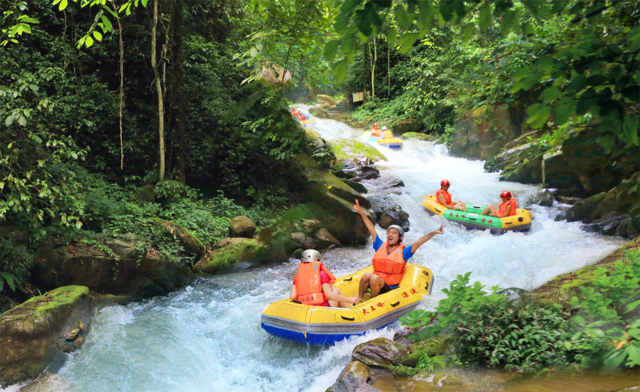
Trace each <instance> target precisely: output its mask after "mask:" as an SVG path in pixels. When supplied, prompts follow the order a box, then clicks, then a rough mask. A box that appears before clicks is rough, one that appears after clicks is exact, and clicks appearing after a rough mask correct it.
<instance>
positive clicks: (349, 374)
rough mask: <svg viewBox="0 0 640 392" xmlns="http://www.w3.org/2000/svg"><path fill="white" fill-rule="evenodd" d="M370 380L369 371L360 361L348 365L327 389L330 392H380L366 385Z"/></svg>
mask: <svg viewBox="0 0 640 392" xmlns="http://www.w3.org/2000/svg"><path fill="white" fill-rule="evenodd" d="M370 379H371V369H370V368H369V366H367V365H365V364H364V363H362V362H360V361H353V362H351V363H349V364H348V365H347V366H346V367H345V368H344V369H343V370H342V373H340V376H338V379H337V380H336V382H335V383H334V384H333V385H332V386H331V388H329V390H331V391H332V392H360V391H364V392H381V391H380V390H379V389H377V388H374V387H372V386H371V385H369V384H367V383H368V381H369V380H370Z"/></svg>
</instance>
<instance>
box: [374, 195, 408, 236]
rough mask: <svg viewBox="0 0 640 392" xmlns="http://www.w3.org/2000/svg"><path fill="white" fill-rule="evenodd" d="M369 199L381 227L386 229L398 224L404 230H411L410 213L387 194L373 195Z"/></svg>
mask: <svg viewBox="0 0 640 392" xmlns="http://www.w3.org/2000/svg"><path fill="white" fill-rule="evenodd" d="M369 201H370V202H371V208H372V210H373V213H374V214H375V215H376V219H377V220H378V225H380V227H382V228H383V229H386V228H387V227H389V226H391V225H398V226H400V227H402V229H403V230H404V231H409V228H410V224H409V214H408V213H407V212H405V211H403V210H402V207H400V206H399V205H397V204H395V203H394V202H393V201H392V200H391V199H389V198H388V197H386V196H372V197H371V198H370V199H369Z"/></svg>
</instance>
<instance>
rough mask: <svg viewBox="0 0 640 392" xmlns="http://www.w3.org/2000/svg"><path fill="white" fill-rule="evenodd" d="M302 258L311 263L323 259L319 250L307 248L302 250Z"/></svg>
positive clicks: (303, 260) (304, 261)
mask: <svg viewBox="0 0 640 392" xmlns="http://www.w3.org/2000/svg"><path fill="white" fill-rule="evenodd" d="M300 260H302V262H303V263H311V262H313V261H321V260H322V255H320V252H318V251H317V250H314V249H307V250H305V251H304V252H302V256H300Z"/></svg>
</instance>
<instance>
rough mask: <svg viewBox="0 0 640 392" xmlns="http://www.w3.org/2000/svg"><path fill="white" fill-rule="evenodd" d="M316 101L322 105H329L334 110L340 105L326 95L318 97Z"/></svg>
mask: <svg viewBox="0 0 640 392" xmlns="http://www.w3.org/2000/svg"><path fill="white" fill-rule="evenodd" d="M316 100H317V101H318V103H319V104H321V105H325V104H327V105H329V107H330V108H332V107H334V106H336V105H337V104H338V102H337V101H336V100H335V99H333V98H331V97H330V96H328V95H325V94H318V95H316Z"/></svg>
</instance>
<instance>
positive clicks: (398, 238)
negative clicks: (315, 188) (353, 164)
mask: <svg viewBox="0 0 640 392" xmlns="http://www.w3.org/2000/svg"><path fill="white" fill-rule="evenodd" d="M353 209H354V210H355V211H356V212H357V213H359V214H360V216H361V217H362V220H363V222H364V224H365V226H367V229H369V233H370V234H371V238H372V239H373V249H375V250H376V253H375V254H374V255H373V260H372V264H373V273H371V272H365V273H364V275H362V278H361V279H360V289H359V291H358V300H359V301H362V299H363V297H364V293H365V292H366V291H367V289H368V288H370V289H371V298H373V297H375V296H377V295H378V294H384V293H386V292H389V291H391V290H392V289H394V288H396V287H397V286H398V284H399V283H400V281H401V280H402V275H403V274H404V269H405V265H406V264H407V261H408V260H409V259H410V258H411V257H412V256H413V254H414V253H415V252H416V250H418V248H419V247H420V246H422V244H424V243H425V242H427V241H429V240H430V239H431V238H432V237H433V236H434V235H436V234H442V233H444V230H443V229H444V228H445V227H446V225H440V227H438V228H437V229H436V230H434V231H432V232H431V233H429V234H427V235H425V236H422V237H420V239H418V241H416V242H414V243H413V245H411V246H405V245H404V244H402V239H403V237H404V230H403V229H402V227H400V226H398V225H391V226H389V227H388V228H387V242H383V241H382V240H381V239H380V237H378V233H376V228H375V226H374V225H373V223H371V221H370V220H369V218H368V217H367V215H365V213H364V211H363V210H362V207H360V202H359V201H358V200H356V205H355V206H353Z"/></svg>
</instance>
